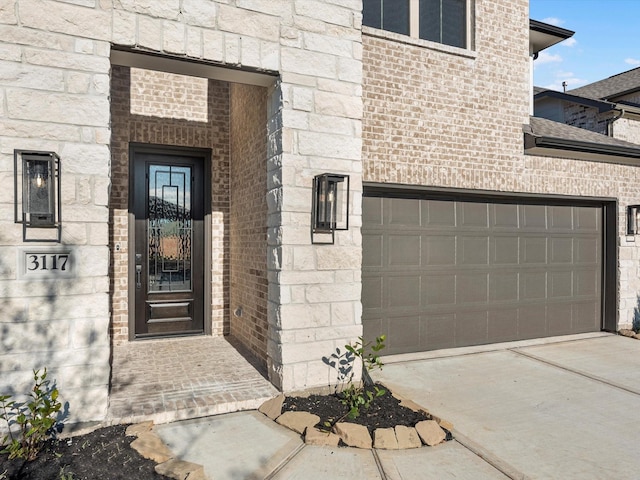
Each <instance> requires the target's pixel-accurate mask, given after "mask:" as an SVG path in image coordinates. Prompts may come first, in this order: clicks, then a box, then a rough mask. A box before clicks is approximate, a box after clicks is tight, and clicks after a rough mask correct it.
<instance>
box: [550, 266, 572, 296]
mask: <svg viewBox="0 0 640 480" xmlns="http://www.w3.org/2000/svg"><path fill="white" fill-rule="evenodd" d="M572 295H573V271H572V270H560V271H553V272H549V298H560V297H566V298H571V296H572Z"/></svg>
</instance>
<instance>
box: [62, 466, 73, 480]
mask: <svg viewBox="0 0 640 480" xmlns="http://www.w3.org/2000/svg"><path fill="white" fill-rule="evenodd" d="M58 480H75V477H74V476H73V472H66V471H65V467H62V468H61V469H60V473H59V474H58Z"/></svg>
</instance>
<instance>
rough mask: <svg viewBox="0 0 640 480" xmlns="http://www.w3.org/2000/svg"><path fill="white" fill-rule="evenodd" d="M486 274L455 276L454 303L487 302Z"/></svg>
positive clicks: (475, 273)
mask: <svg viewBox="0 0 640 480" xmlns="http://www.w3.org/2000/svg"><path fill="white" fill-rule="evenodd" d="M487 277H488V275H487V274H486V273H477V272H462V273H459V274H458V275H457V276H456V302H457V304H458V305H460V304H465V303H478V302H482V303H484V302H486V301H487V283H488V281H487Z"/></svg>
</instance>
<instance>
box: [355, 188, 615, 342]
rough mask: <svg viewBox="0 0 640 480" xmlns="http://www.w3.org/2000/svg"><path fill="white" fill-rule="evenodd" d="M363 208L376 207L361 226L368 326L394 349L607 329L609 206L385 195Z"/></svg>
mask: <svg viewBox="0 0 640 480" xmlns="http://www.w3.org/2000/svg"><path fill="white" fill-rule="evenodd" d="M365 198H366V197H365ZM364 208H365V209H367V208H372V209H373V210H374V212H373V213H370V212H365V213H366V214H365V215H363V218H365V219H368V218H370V219H372V220H371V222H372V223H369V221H368V220H365V222H364V224H363V227H362V233H363V249H364V250H365V251H364V252H363V275H362V285H363V294H362V301H363V323H364V333H365V338H366V339H367V340H373V339H375V337H376V336H378V335H380V334H382V333H384V334H386V335H387V336H388V341H387V348H386V349H385V353H387V354H393V353H403V352H409V351H419V350H431V349H436V348H450V347H457V346H463V345H476V344H480V343H490V342H501V341H510V340H518V339H527V338H536V337H543V336H549V335H562V334H568V333H579V332H584V331H598V330H599V329H600V325H601V317H602V313H601V305H602V275H603V262H602V255H603V253H602V250H603V240H602V239H603V232H602V228H603V223H602V220H601V217H602V216H603V208H602V207H582V206H581V207H577V206H557V205H541V204H537V203H536V204H534V203H533V202H532V203H527V202H526V201H522V202H518V203H515V202H514V203H490V202H486V203H482V202H470V201H448V200H446V201H445V200H437V201H435V200H428V199H406V198H403V199H389V198H386V199H385V198H382V199H380V198H377V199H376V201H374V202H369V201H365V202H364ZM378 213H381V216H380V215H378Z"/></svg>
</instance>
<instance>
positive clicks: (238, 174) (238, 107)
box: [229, 84, 268, 366]
mask: <svg viewBox="0 0 640 480" xmlns="http://www.w3.org/2000/svg"><path fill="white" fill-rule="evenodd" d="M230 93H231V100H230V106H231V110H230V127H231V172H230V173H231V201H230V219H231V220H230V234H229V239H230V243H231V245H230V260H231V261H230V264H231V275H230V279H231V289H230V291H231V303H230V305H231V320H230V327H231V330H230V332H231V335H233V336H234V337H236V338H237V339H238V340H240V342H241V343H242V344H244V345H245V346H246V347H248V348H249V349H250V351H251V352H252V353H253V354H254V355H255V356H256V357H257V358H259V359H260V360H261V361H262V362H263V364H264V365H265V366H266V364H267V337H268V323H267V245H266V243H267V196H266V193H267V175H266V174H267V164H266V159H267V144H266V138H267V90H266V89H265V88H261V87H253V86H249V85H240V84H233V85H231V92H230Z"/></svg>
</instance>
